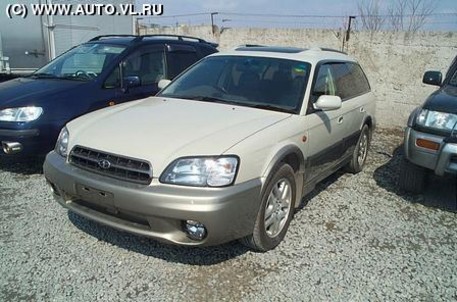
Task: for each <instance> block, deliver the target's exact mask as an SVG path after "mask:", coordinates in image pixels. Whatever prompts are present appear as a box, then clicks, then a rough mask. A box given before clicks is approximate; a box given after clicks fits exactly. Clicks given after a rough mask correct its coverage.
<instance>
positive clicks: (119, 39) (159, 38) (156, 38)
mask: <svg viewBox="0 0 457 302" xmlns="http://www.w3.org/2000/svg"><path fill="white" fill-rule="evenodd" d="M170 41H172V42H177V43H184V44H194V45H195V44H201V45H204V46H210V47H213V48H216V47H217V46H218V44H217V43H213V42H208V41H205V40H203V39H200V38H196V37H190V36H180V35H165V34H164V35H142V36H137V35H103V36H97V37H94V38H93V39H91V40H90V41H88V42H87V43H104V44H119V45H126V46H129V45H134V44H138V43H148V44H149V43H150V44H154V43H167V42H170Z"/></svg>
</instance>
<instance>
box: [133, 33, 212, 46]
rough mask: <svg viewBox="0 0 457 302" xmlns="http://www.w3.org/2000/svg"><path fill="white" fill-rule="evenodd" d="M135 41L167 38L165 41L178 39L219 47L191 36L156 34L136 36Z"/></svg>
mask: <svg viewBox="0 0 457 302" xmlns="http://www.w3.org/2000/svg"><path fill="white" fill-rule="evenodd" d="M135 37H136V38H135V41H136V42H138V41H142V40H143V39H144V38H165V39H176V40H179V41H194V42H199V43H205V44H209V45H212V46H214V47H217V46H219V45H218V44H217V43H213V42H208V41H206V40H203V39H200V38H197V37H191V36H182V35H169V34H154V35H141V36H135Z"/></svg>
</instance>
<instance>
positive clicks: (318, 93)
mask: <svg viewBox="0 0 457 302" xmlns="http://www.w3.org/2000/svg"><path fill="white" fill-rule="evenodd" d="M166 84H168V83H165V82H163V81H162V83H161V85H162V86H166ZM374 114H375V97H374V96H373V93H372V92H371V90H370V85H369V83H368V81H367V78H366V76H365V74H364V73H363V71H362V69H361V68H360V66H359V64H358V63H357V62H356V61H355V60H354V59H352V58H351V57H349V56H348V55H346V54H344V53H341V52H339V51H335V50H330V49H320V48H312V49H298V48H284V47H266V46H244V47H239V48H237V49H235V50H233V51H230V52H225V53H217V54H213V55H211V56H208V57H206V58H204V59H202V60H201V61H199V62H198V63H196V64H195V65H193V66H192V67H190V68H189V69H188V70H187V71H185V72H184V73H183V74H181V75H180V76H179V77H178V78H176V79H175V80H174V81H173V82H171V83H169V84H168V85H167V86H166V87H165V88H164V89H163V90H162V91H161V92H160V93H159V94H158V95H157V96H156V97H150V98H147V99H143V100H140V101H135V102H130V103H127V104H121V105H117V106H114V107H110V108H106V109H102V110H99V111H96V112H93V113H90V114H87V115H85V116H82V117H80V118H78V119H76V120H73V121H72V122H70V123H68V124H67V126H66V127H65V128H64V129H62V132H61V134H60V136H59V140H58V141H57V144H56V148H55V150H54V151H52V152H50V153H49V154H48V155H47V158H46V161H45V164H44V172H45V176H46V179H47V181H48V183H49V184H50V187H51V189H52V192H53V194H54V196H55V197H56V199H57V201H58V202H59V203H60V204H61V205H63V206H64V207H66V208H68V209H69V210H70V211H73V212H76V213H78V214H79V215H82V216H84V217H87V218H89V219H92V220H95V221H97V222H99V223H102V224H105V225H109V226H111V227H114V228H117V229H120V230H124V231H128V232H131V233H135V234H138V235H143V236H148V237H152V238H155V239H157V240H161V241H165V242H169V243H175V244H180V245H188V246H203V245H214V244H220V243H223V242H228V241H231V240H234V239H241V241H242V242H243V243H244V244H246V245H248V246H249V247H250V248H252V249H253V250H257V251H267V250H270V249H273V248H275V247H276V246H277V245H278V244H279V243H280V242H281V241H282V240H283V238H284V236H285V235H286V232H287V229H288V227H289V224H290V221H291V219H292V217H293V214H294V209H295V208H296V207H298V206H299V205H300V202H301V200H302V198H303V196H304V195H305V194H307V193H308V192H310V191H311V190H312V189H313V188H314V186H315V185H316V183H318V182H319V181H321V180H322V179H324V178H326V177H327V176H329V175H330V174H332V173H334V172H335V171H336V170H338V169H340V168H342V167H346V168H347V169H348V170H349V171H350V172H353V173H357V172H359V171H361V170H362V168H363V166H364V163H365V160H366V158H367V153H368V147H369V143H370V139H371V133H372V131H373V129H374V127H375V119H374Z"/></svg>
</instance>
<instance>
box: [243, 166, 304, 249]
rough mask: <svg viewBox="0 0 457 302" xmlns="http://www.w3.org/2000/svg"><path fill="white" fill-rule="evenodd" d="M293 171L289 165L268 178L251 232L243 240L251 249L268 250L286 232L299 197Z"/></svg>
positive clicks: (282, 237)
mask: <svg viewBox="0 0 457 302" xmlns="http://www.w3.org/2000/svg"><path fill="white" fill-rule="evenodd" d="M296 192H297V190H296V184H295V176H294V170H293V169H292V168H291V167H290V166H289V165H287V164H283V165H282V166H280V167H279V168H278V169H277V170H275V172H273V173H272V177H269V180H268V182H267V185H266V187H265V190H264V191H263V193H262V201H261V205H260V210H259V213H258V214H257V219H256V222H255V225H254V231H253V233H252V235H249V236H247V237H245V238H243V239H242V240H241V241H242V243H243V244H244V245H246V246H248V247H249V248H251V249H253V250H256V251H259V252H266V251H268V250H271V249H273V248H275V247H276V246H277V245H278V244H279V243H280V242H281V241H282V240H283V239H284V236H285V235H286V232H287V229H288V228H289V224H290V221H291V220H292V217H293V214H294V201H295V196H296Z"/></svg>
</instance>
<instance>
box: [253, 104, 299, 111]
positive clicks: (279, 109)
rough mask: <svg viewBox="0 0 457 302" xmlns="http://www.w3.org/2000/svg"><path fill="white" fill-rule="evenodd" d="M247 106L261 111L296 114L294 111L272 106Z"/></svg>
mask: <svg viewBox="0 0 457 302" xmlns="http://www.w3.org/2000/svg"><path fill="white" fill-rule="evenodd" d="M247 106H249V107H254V108H259V109H267V110H275V111H281V112H285V113H294V111H293V110H292V109H286V108H283V107H279V106H275V105H270V104H247Z"/></svg>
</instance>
